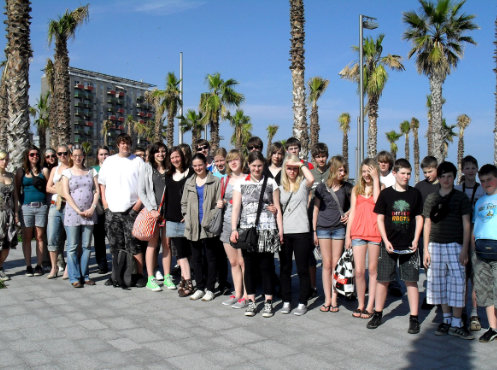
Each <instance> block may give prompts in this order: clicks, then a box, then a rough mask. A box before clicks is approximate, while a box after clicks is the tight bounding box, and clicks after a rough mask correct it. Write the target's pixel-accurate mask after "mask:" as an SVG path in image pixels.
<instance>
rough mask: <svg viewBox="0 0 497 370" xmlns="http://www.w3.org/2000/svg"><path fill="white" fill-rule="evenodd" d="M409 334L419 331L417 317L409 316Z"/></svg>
mask: <svg viewBox="0 0 497 370" xmlns="http://www.w3.org/2000/svg"><path fill="white" fill-rule="evenodd" d="M407 332H408V333H409V334H418V333H419V320H418V318H417V317H410V318H409V329H407Z"/></svg>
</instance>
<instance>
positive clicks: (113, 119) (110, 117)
mask: <svg viewBox="0 0 497 370" xmlns="http://www.w3.org/2000/svg"><path fill="white" fill-rule="evenodd" d="M108 119H110V120H111V121H115V120H116V119H117V118H116V116H114V115H111V116H109V117H108Z"/></svg>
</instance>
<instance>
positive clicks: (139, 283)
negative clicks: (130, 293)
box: [135, 276, 147, 288]
mask: <svg viewBox="0 0 497 370" xmlns="http://www.w3.org/2000/svg"><path fill="white" fill-rule="evenodd" d="M146 285H147V279H145V277H144V276H142V277H139V278H138V280H136V284H135V286H136V287H137V288H143V287H145V286H146Z"/></svg>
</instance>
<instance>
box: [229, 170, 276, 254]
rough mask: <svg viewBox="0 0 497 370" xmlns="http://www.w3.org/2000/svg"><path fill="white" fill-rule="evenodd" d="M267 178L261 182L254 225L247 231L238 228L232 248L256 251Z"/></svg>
mask: <svg viewBox="0 0 497 370" xmlns="http://www.w3.org/2000/svg"><path fill="white" fill-rule="evenodd" d="M267 178H268V177H267V176H264V181H263V182H262V188H261V195H260V196H259V204H258V205H257V215H256V216H255V225H254V226H253V227H250V228H248V229H242V228H238V240H237V242H236V243H231V245H232V246H233V248H238V249H245V250H249V251H253V250H256V249H257V244H258V243H259V232H258V231H257V225H258V224H259V218H260V216H261V212H262V201H263V198H264V191H265V190H266V185H267Z"/></svg>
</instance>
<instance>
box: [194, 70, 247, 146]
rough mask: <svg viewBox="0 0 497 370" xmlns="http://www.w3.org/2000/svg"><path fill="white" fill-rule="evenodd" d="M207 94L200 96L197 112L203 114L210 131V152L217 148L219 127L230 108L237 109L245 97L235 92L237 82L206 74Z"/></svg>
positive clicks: (218, 75)
mask: <svg viewBox="0 0 497 370" xmlns="http://www.w3.org/2000/svg"><path fill="white" fill-rule="evenodd" d="M205 80H206V82H207V87H208V89H209V92H207V93H203V94H201V97H200V106H199V110H200V112H202V113H203V117H204V118H203V119H204V124H207V123H208V124H209V125H210V129H211V150H212V151H214V150H216V149H217V148H218V147H219V141H220V137H219V125H220V120H221V118H224V117H226V114H227V112H228V109H229V108H230V107H238V106H239V105H240V104H241V103H242V102H243V101H244V100H245V97H244V96H243V95H242V94H240V93H239V92H237V91H236V90H235V87H236V85H238V82H237V81H236V80H234V79H232V78H230V79H228V80H226V81H225V80H223V79H222V78H221V75H220V74H219V73H214V74H208V75H207V76H206V78H205Z"/></svg>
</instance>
